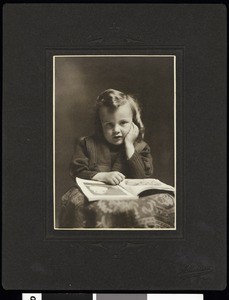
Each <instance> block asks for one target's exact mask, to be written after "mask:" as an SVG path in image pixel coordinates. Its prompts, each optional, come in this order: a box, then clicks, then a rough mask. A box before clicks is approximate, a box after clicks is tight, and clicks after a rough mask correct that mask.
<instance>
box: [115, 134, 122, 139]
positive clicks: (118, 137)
mask: <svg viewBox="0 0 229 300" xmlns="http://www.w3.org/2000/svg"><path fill="white" fill-rule="evenodd" d="M113 138H114V139H116V140H118V139H121V138H122V137H121V136H120V135H118V136H114V137H113Z"/></svg>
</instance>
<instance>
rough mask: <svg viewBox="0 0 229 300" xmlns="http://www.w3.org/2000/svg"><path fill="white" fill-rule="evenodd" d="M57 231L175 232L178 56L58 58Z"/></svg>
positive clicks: (55, 93) (55, 118) (55, 84)
mask: <svg viewBox="0 0 229 300" xmlns="http://www.w3.org/2000/svg"><path fill="white" fill-rule="evenodd" d="M53 198H54V199H53V210H54V229H56V230H176V56H175V55H172V54H171V55H159V54H158V55H55V56H53Z"/></svg>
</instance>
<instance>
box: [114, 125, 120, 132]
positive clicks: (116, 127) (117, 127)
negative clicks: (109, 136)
mask: <svg viewBox="0 0 229 300" xmlns="http://www.w3.org/2000/svg"><path fill="white" fill-rule="evenodd" d="M119 132H120V128H119V126H118V125H116V126H114V133H119Z"/></svg>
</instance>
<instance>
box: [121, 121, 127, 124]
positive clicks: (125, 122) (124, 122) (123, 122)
mask: <svg viewBox="0 0 229 300" xmlns="http://www.w3.org/2000/svg"><path fill="white" fill-rule="evenodd" d="M120 123H121V125H125V124H127V123H128V122H127V121H121V122H120Z"/></svg>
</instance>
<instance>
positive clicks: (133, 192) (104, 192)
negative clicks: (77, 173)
mask: <svg viewBox="0 0 229 300" xmlns="http://www.w3.org/2000/svg"><path fill="white" fill-rule="evenodd" d="M76 182H77V185H78V186H79V187H80V189H81V191H82V192H83V193H84V194H85V196H86V197H87V198H88V200H89V201H95V200H135V199H138V198H139V194H140V193H142V192H144V191H147V190H161V191H169V192H174V191H175V189H174V187H172V186H171V185H168V184H165V183H163V182H161V181H160V180H158V179H152V178H146V179H124V180H123V181H122V182H121V183H120V184H119V185H110V184H106V183H104V182H100V181H95V180H86V179H81V178H78V177H76Z"/></svg>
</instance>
